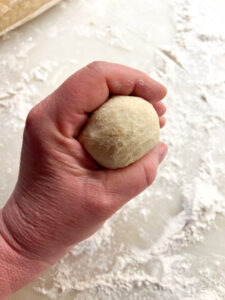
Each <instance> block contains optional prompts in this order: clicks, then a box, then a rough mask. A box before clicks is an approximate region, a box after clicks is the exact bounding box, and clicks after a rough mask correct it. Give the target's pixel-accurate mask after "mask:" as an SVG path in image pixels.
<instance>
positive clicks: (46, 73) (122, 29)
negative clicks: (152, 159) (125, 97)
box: [0, 0, 225, 300]
mask: <svg viewBox="0 0 225 300" xmlns="http://www.w3.org/2000/svg"><path fill="white" fill-rule="evenodd" d="M78 2H79V5H80V7H83V9H86V10H87V12H88V14H87V16H88V17H87V24H86V25H85V24H84V25H80V26H75V27H74V28H71V30H74V32H75V33H76V34H77V35H78V36H81V37H82V38H97V39H98V40H99V41H104V43H107V44H108V45H110V47H113V48H120V49H122V50H126V51H127V52H129V53H130V52H131V53H132V51H133V46H132V43H130V42H129V36H130V35H132V34H137V35H138V36H140V37H141V38H142V39H143V40H145V41H146V42H147V43H151V41H152V38H153V37H152V34H150V33H151V28H150V24H148V26H149V29H148V32H146V30H145V29H141V28H138V29H137V28H136V26H135V25H136V24H133V25H131V24H130V23H129V20H127V19H126V18H125V19H121V18H120V16H118V15H116V14H115V19H116V22H115V24H108V25H107V26H105V27H103V26H101V22H100V21H99V24H97V21H96V19H95V17H94V13H95V12H97V14H98V19H97V20H100V19H101V18H103V19H104V18H105V14H106V12H107V7H108V5H109V3H108V2H107V3H108V4H107V5H106V4H104V5H103V3H102V1H95V2H93V1H90V3H89V1H84V0H83V1H78ZM122 2H123V3H125V2H126V1H122ZM113 3H114V4H115V7H114V8H115V11H116V12H118V11H119V10H118V5H119V3H120V2H119V1H114V2H113ZM126 3H127V2H126ZM145 3H146V1H145ZM160 3H161V2H160ZM213 3H214V4H212V1H211V0H206V1H204V2H203V1H201V0H196V1H191V0H173V1H171V11H172V13H173V18H172V19H173V20H174V27H175V37H174V40H173V43H172V44H169V45H168V46H167V47H164V46H162V47H155V49H154V63H153V65H154V69H152V64H151V66H150V67H149V70H147V71H149V74H151V75H152V76H153V77H155V78H158V79H159V80H160V81H163V82H164V83H165V84H166V85H167V87H168V90H169V94H168V97H167V106H168V112H167V119H168V125H167V127H166V129H164V131H163V135H162V139H163V140H164V141H165V142H166V143H167V144H168V145H169V155H168V158H167V160H166V162H165V163H164V165H163V166H162V167H161V169H160V172H159V176H158V179H157V181H156V182H155V183H154V185H153V186H152V187H151V188H150V189H147V190H146V191H144V192H143V193H142V194H141V195H139V196H138V197H137V198H136V199H135V200H132V201H131V202H130V203H129V204H127V205H126V206H125V207H124V208H123V209H122V210H121V211H119V212H117V213H116V214H115V216H114V217H113V218H111V219H110V220H109V221H108V222H106V224H105V225H104V227H103V228H102V229H101V230H100V231H99V232H97V233H96V234H95V235H94V236H93V237H91V238H90V239H88V240H86V241H84V242H82V243H80V244H79V245H78V246H76V247H75V248H74V249H73V250H72V251H71V252H70V253H69V254H68V255H67V256H66V257H65V258H63V259H62V260H61V261H60V262H59V263H58V264H57V265H56V266H54V267H52V269H51V270H50V271H49V272H48V273H47V274H46V275H45V276H42V277H41V278H39V279H38V281H36V282H34V283H33V284H32V288H33V290H35V291H36V292H37V293H39V294H40V295H41V298H40V299H43V298H42V297H44V295H46V296H47V297H48V298H50V299H76V300H77V299H123V298H125V299H154V300H158V299H160V300H161V299H163V300H183V299H185V300H189V299H190V300H193V299H194V300H203V299H204V300H208V299H210V300H219V299H225V275H224V271H223V270H224V267H225V255H224V253H225V246H224V245H225V239H224V237H223V236H224V230H222V229H221V228H223V227H224V225H225V201H224V200H225V173H224V167H225V166H224V157H225V147H224V138H225V102H224V101H225V98H224V95H225V80H224V73H225V44H224V41H225V33H224V30H220V29H221V28H224V21H223V19H224V16H223V13H221V12H222V11H223V8H224V4H223V2H222V1H219V0H215V1H213ZM117 4H118V5H117ZM69 5H70V1H66V2H63V3H62V4H61V9H65V10H66V9H67V8H68V6H69ZM146 5H147V3H146ZM214 5H217V7H221V10H220V9H217V10H216V9H214ZM146 7H147V6H146ZM90 11H93V16H92V15H91V14H90ZM212 11H213V14H214V15H212V14H211V12H212ZM143 12H144V10H143ZM216 14H218V15H216ZM215 20H216V26H215ZM218 28H219V30H218ZM58 30H59V29H58V27H57V26H56V27H54V28H51V29H50V30H49V32H48V34H49V37H52V38H55V37H56V36H57V35H58V33H59V32H58ZM60 30H62V31H63V30H64V29H63V28H62V29H60ZM149 31H150V33H149ZM33 46H34V44H33V40H32V39H30V38H29V39H28V40H26V41H25V42H24V51H22V52H19V53H18V54H17V56H14V55H11V56H10V54H7V55H6V56H5V57H3V59H2V60H1V61H0V65H2V66H4V65H6V66H7V68H4V70H6V69H7V71H5V72H6V73H7V72H8V73H9V72H10V71H12V70H13V69H14V68H17V69H19V70H21V76H20V78H17V77H15V82H17V84H15V85H12V84H11V83H10V82H8V84H7V83H4V86H3V87H2V86H1V85H0V110H5V111H7V112H10V114H11V116H13V118H9V119H7V122H8V123H9V124H8V125H9V126H13V127H15V130H17V127H21V128H22V127H23V124H24V120H25V117H26V114H27V112H28V111H29V109H30V108H31V106H33V105H34V103H35V101H36V98H38V96H39V89H40V85H38V84H42V83H43V82H45V81H46V80H49V81H50V83H51V87H53V86H55V84H56V82H58V81H59V78H60V76H61V74H59V73H57V67H58V65H59V61H57V60H55V59H54V58H52V59H51V60H48V61H43V62H40V63H39V64H38V65H36V66H34V68H32V69H31V70H26V71H24V70H23V62H22V61H21V60H25V59H27V58H28V56H29V51H30V49H32V47H33ZM78 63H79V62H78V61H77V60H75V59H71V58H70V59H68V61H67V64H74V65H75V66H76V65H77V64H78ZM134 65H135V62H134ZM137 65H138V64H137ZM150 68H151V69H150ZM62 71H63V70H62V69H61V71H60V72H62ZM145 71H146V70H145ZM3 76H5V77H7V74H3ZM37 83H38V84H37ZM10 122H13V124H10ZM0 147H1V145H0ZM87 270H88V271H87ZM15 299H16V298H15Z"/></svg>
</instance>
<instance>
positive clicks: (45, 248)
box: [0, 62, 167, 264]
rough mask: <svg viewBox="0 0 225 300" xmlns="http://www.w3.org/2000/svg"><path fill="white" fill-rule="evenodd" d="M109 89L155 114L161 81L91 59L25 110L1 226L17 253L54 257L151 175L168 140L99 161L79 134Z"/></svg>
mask: <svg viewBox="0 0 225 300" xmlns="http://www.w3.org/2000/svg"><path fill="white" fill-rule="evenodd" d="M109 95H135V96H139V97H142V98H144V99H146V100H147V101H150V102H151V103H152V104H153V105H154V107H155V109H156V111H157V112H158V115H159V116H160V118H159V120H160V125H161V127H162V126H163V125H164V124H165V119H164V118H163V117H162V115H163V114H164V112H165V110H166V109H165V106H164V105H163V104H162V102H160V100H161V99H162V98H163V97H164V96H165V95H166V89H165V88H164V87H163V86H162V85H161V84H159V83H157V82H156V81H154V80H153V79H151V78H149V77H148V76H147V75H145V74H144V73H142V72H139V71H136V70H133V69H131V68H128V67H125V66H121V65H116V64H111V63H104V62H95V63H92V64H90V65H88V66H86V67H85V68H83V69H81V70H80V71H78V72H77V73H76V74H74V75H72V76H71V77H70V78H69V79H67V80H66V81H65V82H64V83H63V84H62V86H60V87H59V88H58V89H57V90H56V91H55V92H54V93H53V94H51V95H50V96H49V97H47V98H46V99H45V100H43V101H42V102H41V103H39V104H38V105H37V106H35V107H34V108H33V109H32V110H31V112H30V113H29V115H28V118H27V121H26V126H25V131H24V140H23V148H22V155H21V165H20V173H19V178H18V182H17V184H16V187H15V190H14V192H13V194H12V196H11V198H10V200H9V201H8V203H7V204H6V205H5V207H4V208H3V210H2V226H1V229H0V230H1V233H2V235H3V236H4V238H5V240H6V241H7V242H8V243H9V244H10V245H11V246H12V247H13V249H16V251H17V252H19V253H20V254H21V255H23V256H25V257H28V258H30V259H34V260H41V261H44V262H47V263H49V264H53V263H54V262H56V261H57V260H58V259H59V258H61V257H62V256H63V255H64V254H66V252H68V250H69V249H70V248H71V247H73V246H74V245H75V244H77V243H79V242H80V241H82V240H84V239H86V238H88V237H89V236H90V235H92V234H93V233H94V232H95V231H96V230H98V229H99V228H100V227H101V226H102V224H103V223H104V222H105V221H106V220H107V219H108V218H109V217H110V216H111V215H112V214H113V213H115V212H116V211H117V210H118V209H119V208H120V207H121V206H123V205H124V204H125V203H126V202H127V201H128V200H130V199H132V198H133V197H134V196H136V195H137V194H139V193H140V192H141V191H143V190H144V189H145V188H147V187H148V186H149V185H150V184H151V183H152V182H153V181H154V179H155V176H156V171H157V167H158V164H159V163H160V162H161V161H162V159H163V158H164V156H165V154H166V152H167V147H166V145H164V144H163V143H159V144H158V145H157V146H156V147H155V148H154V149H153V150H152V151H151V152H149V153H148V154H147V155H145V156H144V157H143V158H142V159H140V160H139V161H137V162H135V163H134V164H132V165H130V166H128V167H126V168H123V169H119V170H105V169H102V168H100V167H99V166H98V165H97V164H96V163H95V162H94V160H93V159H92V158H91V157H90V156H89V155H88V154H87V153H86V152H85V150H84V149H83V147H82V146H81V144H80V143H79V142H78V140H77V137H78V135H79V133H80V131H81V129H82V127H83V126H84V124H85V123H86V122H87V119H88V116H89V114H90V113H91V112H93V111H94V110H96V109H97V108H98V107H99V106H100V105H101V104H102V103H104V102H105V101H107V99H108V97H109Z"/></svg>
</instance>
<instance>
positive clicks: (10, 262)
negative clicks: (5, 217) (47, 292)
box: [0, 210, 49, 300]
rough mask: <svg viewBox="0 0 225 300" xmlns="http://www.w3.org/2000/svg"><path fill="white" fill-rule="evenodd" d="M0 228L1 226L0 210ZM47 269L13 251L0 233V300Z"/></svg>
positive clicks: (43, 265) (43, 264)
mask: <svg viewBox="0 0 225 300" xmlns="http://www.w3.org/2000/svg"><path fill="white" fill-rule="evenodd" d="M0 226H2V219H1V210H0ZM48 267H49V265H47V264H46V263H44V262H39V261H34V260H32V259H29V258H26V257H24V256H22V255H21V254H20V253H18V252H17V251H16V250H15V249H13V248H12V247H11V246H10V245H9V244H8V243H7V241H6V240H5V239H4V237H3V236H2V235H1V233H0V300H5V299H8V297H9V296H10V295H12V294H13V293H14V292H16V291H17V290H18V289H20V288H22V287H23V286H24V285H26V284H27V283H29V282H31V281H32V280H34V279H35V278H36V277H37V276H38V275H39V274H40V273H41V272H43V271H44V270H46V269H47V268H48Z"/></svg>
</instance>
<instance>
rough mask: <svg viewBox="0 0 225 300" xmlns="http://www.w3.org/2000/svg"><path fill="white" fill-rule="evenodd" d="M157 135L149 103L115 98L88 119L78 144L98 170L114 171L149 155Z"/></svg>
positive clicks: (157, 126) (120, 97) (153, 115)
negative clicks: (82, 147) (100, 168)
mask: <svg viewBox="0 0 225 300" xmlns="http://www.w3.org/2000/svg"><path fill="white" fill-rule="evenodd" d="M159 135H160V127H159V118H158V115H157V113H156V111H155V109H154V108H153V106H152V105H151V104H150V103H149V102H147V101H146V100H143V99H142V98H139V97H131V96H115V97H113V98H111V99H109V100H108V101H107V102H105V103H104V104H103V105H102V106H101V107H100V108H98V109H97V110H96V111H95V112H94V113H93V114H92V115H91V117H90V118H89V120H88V123H87V125H86V126H85V128H84V129H83V131H82V132H81V134H80V136H79V141H80V142H81V144H82V145H83V146H84V148H85V149H86V151H87V152H88V153H89V154H90V155H91V156H92V157H93V158H94V159H95V160H96V161H97V162H98V163H99V164H100V165H101V166H103V167H105V168H108V169H117V168H122V167H126V166H128V165H130V164H131V163H133V162H135V161H136V160H138V159H140V158H141V157H142V156H144V155H145V154H146V153H147V152H149V151H150V150H151V149H152V148H153V147H154V146H155V145H156V144H157V143H158V141H159Z"/></svg>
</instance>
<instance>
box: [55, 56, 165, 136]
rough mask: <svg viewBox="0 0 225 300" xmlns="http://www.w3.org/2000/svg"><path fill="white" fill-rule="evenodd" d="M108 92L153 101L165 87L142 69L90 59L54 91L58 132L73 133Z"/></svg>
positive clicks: (81, 125)
mask: <svg viewBox="0 0 225 300" xmlns="http://www.w3.org/2000/svg"><path fill="white" fill-rule="evenodd" d="M110 95H134V96H137V97H142V98H144V99H145V100H147V101H149V102H151V103H155V102H157V101H159V100H161V99H162V98H163V97H164V96H165V95H166V88H165V87H164V86H163V85H161V84H160V83H158V82H157V81H155V80H153V79H152V78H150V77H149V76H148V75H146V74H145V73H143V72H141V71H138V70H135V69H132V68H129V67H126V66H123V65H119V64H113V63H107V62H94V63H91V64H89V65H88V66H86V67H85V68H83V69H81V70H79V71H78V72H77V73H75V74H74V75H72V76H71V77H69V78H68V79H67V80H66V81H65V82H64V83H63V84H62V85H61V86H60V87H59V88H58V89H57V90H56V92H55V96H54V100H55V109H54V114H55V118H56V121H57V123H58V126H60V129H61V132H63V133H64V134H65V136H68V137H69V136H75V137H76V136H77V135H78V134H79V132H80V130H81V129H82V127H83V126H84V124H85V123H86V121H87V119H88V116H89V114H90V113H91V112H93V111H94V110H96V109H97V108H98V107H99V106H101V105H102V104H103V103H104V102H105V101H106V100H107V99H108V97H109V96H110Z"/></svg>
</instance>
